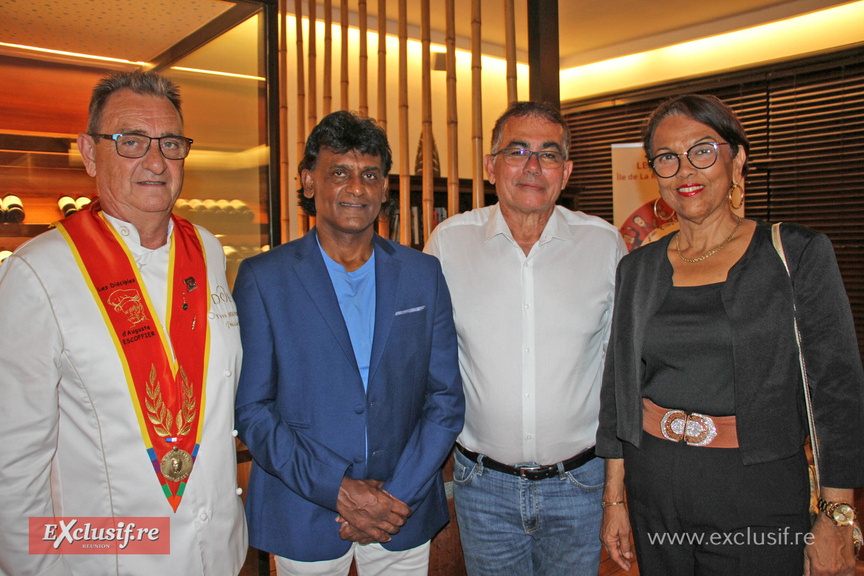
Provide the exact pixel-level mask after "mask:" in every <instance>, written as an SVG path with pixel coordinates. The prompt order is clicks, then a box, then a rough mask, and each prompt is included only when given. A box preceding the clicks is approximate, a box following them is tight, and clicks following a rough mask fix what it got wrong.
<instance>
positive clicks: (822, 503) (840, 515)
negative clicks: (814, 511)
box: [819, 498, 855, 526]
mask: <svg viewBox="0 0 864 576" xmlns="http://www.w3.org/2000/svg"><path fill="white" fill-rule="evenodd" d="M819 510H821V511H822V512H824V513H825V515H826V516H828V518H830V519H831V521H832V522H834V525H835V526H852V525H854V524H855V508H853V507H852V505H851V504H847V503H846V502H828V501H827V500H823V499H822V498H820V499H819Z"/></svg>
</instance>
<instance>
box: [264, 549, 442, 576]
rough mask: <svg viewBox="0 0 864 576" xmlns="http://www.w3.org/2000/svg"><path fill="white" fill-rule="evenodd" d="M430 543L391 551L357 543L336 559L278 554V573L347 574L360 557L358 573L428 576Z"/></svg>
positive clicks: (289, 575)
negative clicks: (304, 559)
mask: <svg viewBox="0 0 864 576" xmlns="http://www.w3.org/2000/svg"><path fill="white" fill-rule="evenodd" d="M430 548H431V546H430V542H426V543H425V544H421V545H420V546H417V547H416V548H411V549H410V550H404V551H402V552H391V551H390V550H387V549H386V548H384V547H383V546H381V545H380V544H368V545H366V546H361V545H359V544H357V543H356V542H355V543H354V544H353V545H352V546H351V549H350V550H348V553H347V554H345V555H344V556H342V557H341V558H336V559H335V560H322V561H320V562H298V561H297V560H291V559H290V558H285V557H283V556H275V555H274V559H275V560H276V574H277V575H278V576H346V575H347V574H348V570H349V569H350V568H351V561H352V560H355V559H356V560H357V574H358V576H390V575H391V574H393V575H398V576H427V574H428V573H429V550H430Z"/></svg>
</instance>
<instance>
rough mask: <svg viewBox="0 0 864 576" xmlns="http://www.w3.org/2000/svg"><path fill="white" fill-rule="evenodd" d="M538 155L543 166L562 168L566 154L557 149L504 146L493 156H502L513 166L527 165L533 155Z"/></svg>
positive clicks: (538, 160) (538, 159)
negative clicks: (535, 149)
mask: <svg viewBox="0 0 864 576" xmlns="http://www.w3.org/2000/svg"><path fill="white" fill-rule="evenodd" d="M535 154H536V155H537V162H539V163H540V166H542V167H543V168H560V167H561V166H563V165H564V161H565V158H564V154H562V153H561V152H558V151H557V150H538V151H537V152H535V151H533V150H529V149H527V148H519V147H512V148H502V149H501V150H499V151H498V152H493V153H492V155H493V156H501V157H502V158H504V162H506V163H507V164H510V165H511V166H525V165H526V164H528V162H529V161H530V160H531V156H533V155H535Z"/></svg>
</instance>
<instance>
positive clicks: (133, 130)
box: [112, 128, 185, 138]
mask: <svg viewBox="0 0 864 576" xmlns="http://www.w3.org/2000/svg"><path fill="white" fill-rule="evenodd" d="M112 134H138V135H140V136H147V137H148V138H172V137H173V138H185V136H183V134H177V133H176V132H169V133H168V134H163V135H162V136H150V135H149V134H147V133H146V131H144V130H142V129H140V128H121V129H120V130H118V131H117V132H112Z"/></svg>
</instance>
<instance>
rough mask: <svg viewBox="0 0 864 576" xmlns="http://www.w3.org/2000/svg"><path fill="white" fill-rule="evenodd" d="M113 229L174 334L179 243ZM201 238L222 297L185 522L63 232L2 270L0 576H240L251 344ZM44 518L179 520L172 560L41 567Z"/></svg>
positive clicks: (208, 242)
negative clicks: (240, 457)
mask: <svg viewBox="0 0 864 576" xmlns="http://www.w3.org/2000/svg"><path fill="white" fill-rule="evenodd" d="M108 219H109V221H110V223H111V224H112V225H113V226H114V227H115V229H117V231H118V232H119V233H120V235H121V236H122V237H123V239H124V240H125V242H126V244H127V246H128V247H129V249H130V251H131V252H132V254H133V256H134V258H135V261H136V264H137V265H138V268H139V270H140V273H141V276H142V280H143V282H144V285H145V286H146V288H147V291H148V292H149V295H150V296H151V300H152V302H153V305H154V307H155V309H156V311H157V314H158V316H159V320H160V321H161V322H162V325H163V327H164V326H165V317H166V308H167V305H168V303H167V276H168V260H169V252H170V242H169V243H168V244H166V245H165V246H162V247H161V248H158V249H156V250H150V249H147V248H144V247H142V246H141V244H140V241H139V237H138V232H137V230H136V229H135V227H134V226H132V225H131V224H128V223H125V222H122V221H120V220H117V219H114V218H110V217H109V218H108ZM199 231H200V233H201V239H202V242H203V247H204V250H205V254H206V257H207V274H208V282H209V288H210V298H211V303H210V306H211V307H210V314H209V319H208V322H209V326H210V357H209V366H208V371H207V382H206V404H205V411H204V425H203V430H202V437H201V439H200V448H199V451H198V454H197V458H196V460H195V464H194V468H193V470H192V474H191V475H190V476H189V479H188V482H187V485H186V490H185V493H184V494H183V498H182V501H181V502H180V506H179V508H178V509H177V512H176V513H175V512H174V511H173V510H172V508H171V506H170V504H169V503H168V500H167V499H166V497H165V495H164V493H163V492H162V488H161V486H160V483H159V480H158V478H157V477H156V474H155V472H154V470H153V465H152V464H151V461H150V457H149V456H148V454H147V452H146V450H145V445H144V440H143V439H142V437H141V429H140V428H139V425H138V421H137V416H136V414H135V409H134V407H133V404H132V400H131V398H130V394H129V389H128V387H127V383H126V378H125V376H124V372H123V367H122V365H121V362H120V359H119V358H118V357H117V351H116V348H115V346H114V343H113V341H112V339H111V336H110V334H109V331H108V328H107V326H106V325H105V321H104V320H103V317H102V314H101V313H100V310H99V308H98V306H97V304H96V301H95V300H94V298H93V295H92V293H91V292H90V290H89V289H88V287H87V285H86V283H85V281H84V278H83V277H82V275H81V272H80V270H79V268H78V264H77V263H76V262H75V260H74V258H73V256H72V252H71V250H70V248H69V245H68V244H67V243H66V241H65V240H64V239H63V237H62V236H61V235H60V233H59V232H58V231H57V230H51V231H49V232H46V233H44V234H42V235H40V236H38V237H36V238H34V239H32V240H30V241H29V242H27V243H26V244H24V245H22V246H21V247H20V248H19V249H18V250H17V251H16V252H15V253H14V254H13V255H12V256H10V257H9V258H8V259H7V260H6V262H5V263H3V265H2V266H0V495H2V496H0V498H2V504H0V575H4V576H5V575H9V576H12V575H14V576H19V575H20V576H24V575H30V574H41V575H49V574H50V575H55V574H56V575H61V574H62V575H69V574H74V575H86V576H94V575H99V576H102V575H109V574H116V575H118V576H131V575H139V574H140V575H142V576H143V575H147V576H153V575H167V574H171V575H173V574H177V575H181V574H182V575H184V576H190V575H201V576H204V575H206V576H216V575H223V574H224V575H230V576H236V574H237V573H238V572H239V571H240V568H241V566H242V564H243V561H244V559H245V557H246V551H247V534H246V522H245V518H244V514H243V506H242V502H241V498H240V490H239V489H238V487H237V465H236V447H235V440H234V436H233V434H232V432H233V420H234V414H233V407H234V393H235V390H236V385H237V376H238V371H239V370H240V362H241V357H242V353H241V348H240V332H239V327H238V322H237V311H236V308H235V306H234V302H233V300H232V298H231V292H230V291H229V289H228V284H227V281H226V278H225V256H224V254H223V252H222V247H221V245H220V244H219V241H218V240H217V239H216V238H215V237H214V236H213V235H212V234H210V233H209V232H207V231H206V230H203V229H200V228H199ZM199 286H201V287H202V288H203V282H199ZM198 321H199V322H200V321H201V319H198ZM165 332H166V334H167V333H168V329H167V327H166V328H165ZM31 516H37V517H41V516H55V517H78V516H108V517H126V516H157V517H169V518H170V543H171V548H170V550H171V552H170V554H169V555H122V554H120V555H100V554H92V555H91V554H88V555H63V556H58V555H29V554H28V518H29V517H31Z"/></svg>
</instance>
